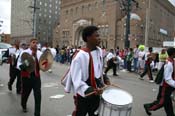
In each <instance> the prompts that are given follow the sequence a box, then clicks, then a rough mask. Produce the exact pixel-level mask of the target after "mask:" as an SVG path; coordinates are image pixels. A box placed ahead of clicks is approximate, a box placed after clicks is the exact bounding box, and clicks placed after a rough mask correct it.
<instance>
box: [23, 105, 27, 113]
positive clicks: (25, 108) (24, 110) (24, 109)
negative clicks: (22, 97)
mask: <svg viewBox="0 0 175 116" xmlns="http://www.w3.org/2000/svg"><path fill="white" fill-rule="evenodd" d="M22 111H23V112H24V113H26V112H27V107H26V106H24V105H22Z"/></svg>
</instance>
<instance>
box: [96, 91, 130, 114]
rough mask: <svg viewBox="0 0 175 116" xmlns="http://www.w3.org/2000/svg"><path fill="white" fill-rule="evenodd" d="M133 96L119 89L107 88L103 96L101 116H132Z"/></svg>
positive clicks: (100, 108) (100, 109)
mask: <svg viewBox="0 0 175 116" xmlns="http://www.w3.org/2000/svg"><path fill="white" fill-rule="evenodd" d="M132 102H133V98H132V96H131V95H130V94H129V93H128V92H126V91H124V90H122V89H119V88H107V89H106V90H104V92H103V94H102V98H101V101H100V107H99V114H100V115H99V116H130V115H131V109H132Z"/></svg>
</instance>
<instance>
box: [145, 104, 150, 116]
mask: <svg viewBox="0 0 175 116" xmlns="http://www.w3.org/2000/svg"><path fill="white" fill-rule="evenodd" d="M143 107H144V109H145V112H146V113H147V115H148V116H151V112H150V111H149V109H148V105H147V104H144V105H143Z"/></svg>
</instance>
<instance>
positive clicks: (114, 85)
mask: <svg viewBox="0 0 175 116" xmlns="http://www.w3.org/2000/svg"><path fill="white" fill-rule="evenodd" d="M109 86H113V87H117V88H121V87H119V86H118V85H116V84H113V83H111V84H110V85H109Z"/></svg>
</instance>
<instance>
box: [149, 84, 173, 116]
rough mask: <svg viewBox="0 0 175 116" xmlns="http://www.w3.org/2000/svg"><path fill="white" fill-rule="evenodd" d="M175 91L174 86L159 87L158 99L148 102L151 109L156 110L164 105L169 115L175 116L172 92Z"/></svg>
mask: <svg viewBox="0 0 175 116" xmlns="http://www.w3.org/2000/svg"><path fill="white" fill-rule="evenodd" d="M173 91H174V88H172V87H162V86H160V87H159V93H158V95H157V100H156V101H154V102H152V103H148V104H147V105H149V110H150V111H155V110H158V109H160V108H162V107H164V109H165V112H166V115H167V116H174V112H173V106H172V100H171V94H172V92H173Z"/></svg>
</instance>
